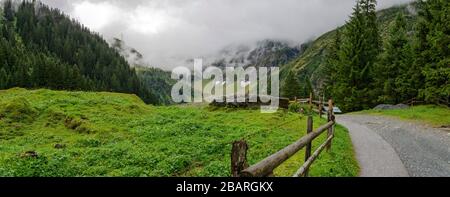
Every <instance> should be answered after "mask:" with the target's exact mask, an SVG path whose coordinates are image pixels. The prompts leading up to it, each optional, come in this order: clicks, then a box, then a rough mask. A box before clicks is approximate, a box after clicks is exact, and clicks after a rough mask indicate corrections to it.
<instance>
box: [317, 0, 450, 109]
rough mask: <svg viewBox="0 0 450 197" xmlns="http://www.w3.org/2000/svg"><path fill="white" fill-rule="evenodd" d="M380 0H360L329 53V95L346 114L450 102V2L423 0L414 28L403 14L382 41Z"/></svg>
mask: <svg viewBox="0 0 450 197" xmlns="http://www.w3.org/2000/svg"><path fill="white" fill-rule="evenodd" d="M375 7H376V1H375V0H360V1H358V2H357V5H356V6H355V7H354V10H353V14H352V15H351V17H350V19H349V21H348V22H347V24H346V25H345V26H344V27H343V28H340V29H339V30H338V31H337V32H336V36H335V40H334V42H333V44H332V45H331V47H330V49H329V53H328V55H327V66H328V68H327V73H326V75H327V76H329V78H328V79H327V83H326V85H325V87H326V89H327V92H329V94H330V96H332V97H333V98H334V99H335V100H336V102H337V103H339V105H340V106H341V108H342V109H344V110H345V111H358V110H362V109H368V108H371V107H374V106H375V105H377V104H379V103H387V104H398V103H401V102H404V101H406V100H409V99H413V98H416V99H420V100H424V101H425V102H427V103H433V104H444V105H448V104H449V101H450V82H449V79H450V49H449V46H450V18H449V16H450V15H449V13H450V2H449V1H444V0H428V1H418V2H417V3H416V4H415V7H416V9H417V12H418V15H417V19H416V20H415V24H413V28H412V29H413V30H412V31H408V29H410V28H408V25H410V24H408V23H407V22H406V17H405V16H404V15H403V14H402V13H398V15H397V16H396V19H395V20H394V21H393V22H392V23H391V24H390V26H389V27H388V32H387V35H386V36H385V38H384V41H383V39H382V38H381V36H380V34H381V32H380V30H379V29H378V27H379V26H378V24H377V13H376V10H375ZM341 29H342V30H341Z"/></svg>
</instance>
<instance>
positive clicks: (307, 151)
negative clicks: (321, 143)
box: [305, 116, 313, 177]
mask: <svg viewBox="0 0 450 197" xmlns="http://www.w3.org/2000/svg"><path fill="white" fill-rule="evenodd" d="M312 132H313V118H312V116H308V122H307V130H306V133H307V134H310V133H312ZM311 147H312V141H311V142H310V143H308V144H307V145H306V149H305V162H306V161H308V159H309V157H311ZM307 176H308V170H306V171H305V177H307Z"/></svg>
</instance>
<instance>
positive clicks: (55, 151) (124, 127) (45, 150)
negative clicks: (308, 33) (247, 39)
mask: <svg viewBox="0 0 450 197" xmlns="http://www.w3.org/2000/svg"><path fill="white" fill-rule="evenodd" d="M315 122H316V124H315V125H316V127H317V126H319V124H318V123H319V122H320V124H323V123H325V121H323V120H319V119H318V118H315ZM281 123H286V124H284V125H283V126H281V127H275V126H276V125H280V124H281ZM305 123H306V118H305V117H303V116H300V115H298V114H292V113H288V112H278V113H275V114H262V113H260V112H259V110H235V109H215V108H210V107H205V106H203V107H198V106H189V105H186V106H169V107H155V106H149V105H146V104H145V103H143V102H142V101H141V100H140V99H139V98H138V97H136V96H134V95H126V94H117V93H86V92H64V91H50V90H24V89H17V88H16V89H10V90H3V91H0V176H157V177H161V176H229V175H230V172H229V171H230V170H229V169H230V150H231V143H232V142H233V141H234V140H239V139H241V138H245V139H247V140H248V142H249V145H250V150H249V153H248V157H249V162H250V163H251V164H253V163H255V162H257V161H259V160H261V159H263V158H265V157H266V156H268V155H270V154H272V153H274V152H276V151H278V150H279V149H281V148H283V147H285V146H286V145H288V144H290V143H292V142H294V141H295V140H297V139H298V138H299V137H301V136H303V135H305V130H306V129H305ZM324 139H325V136H324V135H322V136H321V137H320V138H319V139H318V141H316V142H315V143H314V147H318V146H319V145H320V143H322V142H323V141H324ZM27 152H28V153H27ZM35 153H37V156H36V155H35ZM302 161H303V151H302V153H299V154H298V155H296V156H295V157H294V158H293V159H291V160H289V161H288V162H287V163H286V164H285V165H283V166H281V167H280V168H279V169H277V170H276V172H275V174H276V175H278V176H290V175H291V174H293V173H294V172H295V171H296V170H297V168H298V167H299V166H300V164H301V163H302ZM358 171H359V170H358V166H357V163H356V161H355V159H354V154H353V149H352V145H351V141H350V138H349V135H348V132H347V131H346V130H345V129H344V128H342V127H337V129H336V139H335V140H334V142H333V149H332V151H331V152H330V153H327V152H323V153H322V156H321V157H320V158H319V159H318V160H317V161H316V163H315V164H314V165H313V166H312V170H311V172H310V175H311V176H356V175H357V174H358Z"/></svg>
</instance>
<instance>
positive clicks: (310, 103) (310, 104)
mask: <svg viewBox="0 0 450 197" xmlns="http://www.w3.org/2000/svg"><path fill="white" fill-rule="evenodd" d="M312 104H313V93H312V92H310V93H309V107H310V108H311V110H312V109H313V105H312Z"/></svg>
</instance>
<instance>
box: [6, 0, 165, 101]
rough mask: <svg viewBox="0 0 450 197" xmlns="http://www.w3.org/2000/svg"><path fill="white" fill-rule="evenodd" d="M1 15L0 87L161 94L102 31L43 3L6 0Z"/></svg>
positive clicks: (154, 98) (147, 96)
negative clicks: (114, 46)
mask: <svg viewBox="0 0 450 197" xmlns="http://www.w3.org/2000/svg"><path fill="white" fill-rule="evenodd" d="M3 9H4V10H3V12H2V17H0V29H1V32H0V34H1V39H0V60H1V61H2V62H1V63H0V89H6V88H11V87H24V88H49V89H56V90H83V91H113V92H122V93H132V94H136V95H138V96H139V97H141V98H142V99H143V100H144V101H145V102H147V103H153V104H159V99H158V97H157V96H155V95H153V94H152V92H151V91H150V88H148V86H147V85H146V84H144V83H143V82H141V80H140V79H139V78H138V76H137V74H136V72H135V69H134V68H130V66H129V64H128V63H127V61H126V60H125V59H124V58H123V57H122V56H120V55H119V53H118V52H117V51H116V50H114V49H113V48H111V47H110V46H109V45H108V43H107V42H106V41H105V40H104V39H103V38H102V37H101V36H100V35H98V34H96V33H94V32H91V31H90V30H89V29H87V28H86V27H84V26H83V25H81V24H80V23H78V22H76V21H74V20H71V19H69V17H67V16H66V15H65V14H63V13H62V12H60V11H59V10H57V9H52V8H49V7H47V6H46V5H44V4H42V3H38V2H34V1H33V2H29V1H22V2H21V3H19V4H18V5H17V4H16V3H13V2H12V1H10V0H8V1H5V2H4V5H3Z"/></svg>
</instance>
